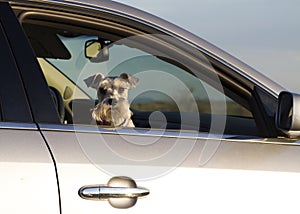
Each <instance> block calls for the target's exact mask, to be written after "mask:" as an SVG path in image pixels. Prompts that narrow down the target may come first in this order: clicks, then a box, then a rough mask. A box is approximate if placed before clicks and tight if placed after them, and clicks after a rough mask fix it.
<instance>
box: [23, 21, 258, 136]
mask: <svg viewBox="0 0 300 214" xmlns="http://www.w3.org/2000/svg"><path fill="white" fill-rule="evenodd" d="M45 26H47V22H45V23H44V22H41V23H39V24H36V23H25V24H23V27H24V29H25V31H26V32H27V35H28V37H29V40H30V42H31V44H32V47H33V49H34V50H35V52H36V55H37V57H38V61H39V63H40V65H41V68H42V70H43V73H44V75H45V77H46V80H47V82H48V85H49V87H51V88H54V89H56V90H57V91H58V92H59V94H60V95H61V97H62V102H63V106H64V110H65V113H64V115H63V117H64V118H62V123H65V124H73V123H75V124H85V125H86V124H92V125H95V124H98V125H99V123H97V121H95V120H93V118H92V112H91V109H93V108H94V107H95V105H97V103H98V100H97V90H95V89H93V88H89V87H87V85H86V84H85V82H84V79H86V78H88V77H90V76H92V75H94V74H96V73H101V74H103V75H104V76H112V77H116V76H119V75H120V74H122V73H127V74H130V75H132V76H135V77H137V78H138V79H139V84H138V85H137V86H136V87H135V88H133V89H131V90H129V96H128V101H129V103H130V107H131V111H132V112H133V116H132V120H133V123H134V125H135V127H137V128H159V129H160V128H167V129H174V130H182V129H184V130H199V131H204V132H208V131H210V130H211V125H212V121H213V120H222V121H223V122H222V123H223V124H224V128H223V130H225V133H226V132H227V133H228V134H234V133H239V134H249V135H255V134H257V133H258V132H257V128H256V125H255V121H254V119H253V116H252V113H251V108H250V105H249V102H248V99H247V96H249V94H250V93H249V92H247V89H244V88H242V87H238V86H235V88H234V87H231V86H229V87H228V84H229V82H226V84H223V83H224V82H225V81H227V80H225V78H224V79H220V76H219V75H218V74H217V72H216V71H215V68H214V67H213V66H212V65H211V64H210V62H209V61H208V60H207V58H206V57H205V56H204V55H203V54H201V52H200V51H198V50H197V49H195V48H193V47H189V46H188V45H185V44H184V43H183V42H181V41H179V40H177V39H175V38H170V37H167V36H164V35H147V34H143V35H132V36H122V35H121V36H120V35H117V34H116V33H108V32H103V31H101V29H98V30H95V29H93V30H91V29H85V30H82V28H78V29H76V28H74V26H71V25H70V26H68V25H65V24H64V25H63V26H61V25H57V26H55V25H54V24H52V25H51V27H49V26H47V27H45ZM69 28H70V29H69ZM87 32H89V33H87ZM120 34H121V33H120ZM94 43H95V45H97V44H98V45H99V47H98V50H99V51H98V52H97V48H96V49H95V50H92V52H93V51H94V52H95V51H96V52H95V53H92V52H91V55H93V56H87V55H89V54H90V53H87V51H89V49H88V48H90V47H93V45H94ZM56 103H57V102H56ZM216 118H218V119H216ZM237 128H238V130H237ZM216 132H220V130H216Z"/></svg>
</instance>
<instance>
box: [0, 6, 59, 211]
mask: <svg viewBox="0 0 300 214" xmlns="http://www.w3.org/2000/svg"><path fill="white" fill-rule="evenodd" d="M24 41H25V44H23V42H24ZM0 43H1V45H0V46H1V48H0V55H1V57H0V66H1V78H0V109H1V110H0V112H1V113H0V171H1V176H0V188H1V196H0V201H1V207H0V212H1V213H59V212H60V209H59V194H58V186H57V179H56V171H55V166H54V162H53V158H52V156H51V153H50V151H49V149H48V146H47V145H46V143H45V141H44V139H43V137H42V135H41V133H40V132H39V130H38V126H37V125H36V124H35V123H34V117H33V115H32V112H31V110H30V104H29V103H28V100H27V96H26V92H25V91H24V87H23V79H22V75H21V71H22V70H23V69H26V68H24V63H27V69H28V68H29V67H32V68H34V67H35V65H36V64H34V66H32V62H30V61H32V60H29V61H27V62H24V60H25V59H28V57H27V56H26V55H27V54H28V52H29V54H31V55H30V57H31V58H32V55H33V54H32V51H31V49H30V46H28V43H27V41H26V37H25V36H24V33H23V31H22V29H21V27H20V25H19V23H18V21H17V19H16V17H15V16H14V14H13V11H12V10H11V9H10V7H9V5H8V4H7V3H0ZM29 59H30V58H29Z"/></svg>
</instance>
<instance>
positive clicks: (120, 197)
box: [78, 177, 150, 209]
mask: <svg viewBox="0 0 300 214" xmlns="http://www.w3.org/2000/svg"><path fill="white" fill-rule="evenodd" d="M78 194H79V196H80V197H81V198H83V199H87V200H97V201H102V200H108V202H109V203H110V205H111V206H113V207H115V208H123V209H124V208H129V207H132V206H134V205H135V204H136V202H137V198H139V197H144V196H147V195H149V194H150V191H149V190H148V189H146V188H142V187H137V185H136V183H135V181H134V180H132V179H131V178H129V177H113V178H111V179H110V180H109V182H108V183H107V185H87V186H83V187H81V188H80V189H79V191H78Z"/></svg>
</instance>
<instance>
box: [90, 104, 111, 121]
mask: <svg viewBox="0 0 300 214" xmlns="http://www.w3.org/2000/svg"><path fill="white" fill-rule="evenodd" d="M92 117H93V119H94V120H96V121H99V122H104V121H105V122H106V123H108V124H110V123H111V122H112V119H111V106H110V105H106V104H97V105H96V107H95V108H94V109H93V112H92Z"/></svg>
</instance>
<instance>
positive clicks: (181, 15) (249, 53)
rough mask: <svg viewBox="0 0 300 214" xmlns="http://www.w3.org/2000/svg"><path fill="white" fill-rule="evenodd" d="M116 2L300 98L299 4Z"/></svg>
mask: <svg viewBox="0 0 300 214" xmlns="http://www.w3.org/2000/svg"><path fill="white" fill-rule="evenodd" d="M116 1H118V2H122V3H125V4H127V5H130V6H133V7H136V8H139V9H142V10H144V11H147V12H150V13H152V14H154V15H157V16H159V17H161V18H163V19H166V20H168V21H170V22H172V23H174V24H176V25H178V26H180V27H182V28H184V29H186V30H188V31H190V32H192V33H194V34H196V35H198V36H199V37H201V38H203V39H205V40H207V41H209V42H210V43H212V44H214V45H216V46H218V47H219V48H221V49H223V50H225V51H227V52H228V53H230V54H232V55H234V56H235V57H237V58H239V59H240V60H242V61H243V62H245V63H247V64H248V65H250V66H252V67H253V68H255V69H256V70H258V71H259V72H261V73H263V74H265V75H266V76H268V77H269V78H271V79H273V80H274V81H275V82H277V83H279V84H280V85H282V86H283V87H285V88H286V89H288V90H291V91H294V92H297V93H300V21H299V20H300V15H299V14H300V1H298V0H285V1H282V0H281V1H279V0H184V1H182V0H116Z"/></svg>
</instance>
